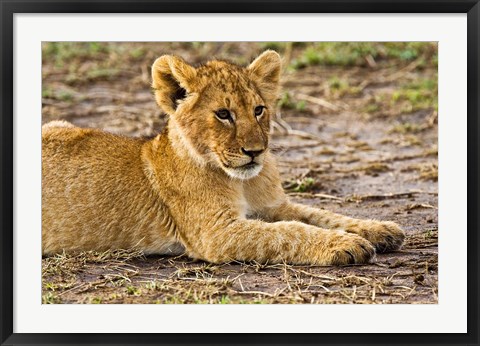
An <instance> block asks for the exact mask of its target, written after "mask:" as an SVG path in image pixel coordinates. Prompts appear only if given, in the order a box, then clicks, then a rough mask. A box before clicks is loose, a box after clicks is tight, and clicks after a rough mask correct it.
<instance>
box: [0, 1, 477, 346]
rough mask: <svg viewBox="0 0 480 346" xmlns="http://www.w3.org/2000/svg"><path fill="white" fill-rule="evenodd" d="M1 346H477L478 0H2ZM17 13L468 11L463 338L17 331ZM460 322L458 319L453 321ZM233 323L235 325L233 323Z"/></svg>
mask: <svg viewBox="0 0 480 346" xmlns="http://www.w3.org/2000/svg"><path fill="white" fill-rule="evenodd" d="M0 12H1V14H0V15H1V23H2V24H1V30H2V31H1V35H0V36H1V54H0V64H1V75H0V76H1V78H0V90H2V92H1V94H0V104H1V105H2V106H1V117H0V129H1V137H0V138H1V139H0V148H1V157H0V167H1V168H0V192H1V196H2V199H1V208H0V222H1V223H0V225H1V231H0V243H1V253H0V270H1V273H0V274H1V284H0V295H1V297H0V304H1V305H0V311H1V312H0V316H1V320H0V342H1V345H26V344H33V345H37V344H44V345H59V344H68V345H75V344H77V345H86V344H92V345H93V344H95V345H107V344H112V345H155V344H158V345H177V344H237V345H240V344H242V345H243V344H245V345H248V344H274V345H275V344H292V345H293V344H324V345H341V344H344V345H345V344H357V345H368V344H380V345H385V344H396V345H400V344H411V345H414V344H418V345H420V344H422V345H423V344H432V345H466V344H469V345H479V337H478V328H479V319H478V317H479V311H480V305H479V300H478V295H479V293H478V292H479V288H480V286H479V275H478V271H479V256H478V252H477V251H478V249H480V242H479V237H478V232H479V227H478V226H479V224H478V208H479V205H478V196H479V194H480V189H479V184H478V182H479V150H478V149H479V146H480V136H479V134H480V127H479V117H480V113H479V105H480V88H479V84H480V69H479V61H480V55H479V51H480V39H479V30H480V28H479V18H480V3H479V0H418V1H416V0H392V1H389V0H298V1H295V0H243V1H242V0H230V1H228V0H206V1H204V0H176V1H175V0H168V1H164V0H139V1H135V0H120V1H114V0H98V1H96V0H83V1H82V0H76V1H67V0H36V1H35V0H30V1H24V0H0ZM15 13H467V41H468V52H467V54H468V58H467V64H468V65H467V68H468V72H467V73H468V77H467V87H468V95H467V102H468V105H467V110H468V120H467V122H468V130H467V136H468V137H467V143H468V152H467V156H468V177H467V180H468V208H467V211H468V246H467V251H468V254H467V259H468V265H467V269H468V281H467V288H468V308H467V318H468V320H467V328H468V332H467V333H465V334H454V333H449V334H427V333H421V334H331V333H330V334H314V333H309V334H265V333H264V334H241V335H240V334H234V335H232V334H181V335H179V334H153V333H152V334H107V333H102V334H93V333H91V334H60V333H58V334H53V333H52V334H26V333H23V334H21V333H13V226H14V225H13V198H14V196H13V179H14V174H13V173H14V172H13V34H14V32H13V16H14V14H15ZM452 318H455V316H452ZM232 323H234V321H232Z"/></svg>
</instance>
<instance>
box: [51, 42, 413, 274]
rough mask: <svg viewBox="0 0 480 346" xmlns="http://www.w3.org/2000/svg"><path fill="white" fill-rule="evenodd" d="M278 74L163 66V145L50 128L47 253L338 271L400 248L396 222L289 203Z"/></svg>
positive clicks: (254, 67)
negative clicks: (282, 172) (277, 130)
mask: <svg viewBox="0 0 480 346" xmlns="http://www.w3.org/2000/svg"><path fill="white" fill-rule="evenodd" d="M280 70H281V63H280V57H279V55H278V54H277V53H275V52H273V51H266V52H264V53H263V54H262V55H260V56H259V57H258V58H257V59H256V60H255V61H254V62H252V64H250V65H249V66H248V67H246V68H244V67H239V66H236V65H233V64H230V63H227V62H223V61H211V62H209V63H207V64H205V65H203V66H200V67H198V68H194V67H192V66H190V65H188V64H187V63H186V62H184V61H183V60H182V59H180V58H178V57H174V56H162V57H160V58H159V59H157V60H156V61H155V63H154V65H153V67H152V79H153V84H152V86H153V88H154V89H155V97H156V100H157V103H158V105H159V106H160V107H161V108H162V109H163V111H165V112H166V113H167V114H169V116H170V119H169V122H168V125H167V127H166V128H165V130H164V131H163V132H162V133H161V134H159V135H158V136H157V137H155V138H154V139H152V140H143V139H132V138H126V137H121V136H116V135H112V134H108V133H105V132H102V131H100V130H95V129H82V128H78V127H74V126H73V125H71V124H69V123H67V122H54V123H49V124H46V125H45V126H44V127H43V129H42V142H43V147H42V243H43V253H44V254H53V253H57V252H60V251H64V250H65V251H79V250H106V249H111V248H132V247H135V248H139V249H142V250H143V251H144V252H145V253H147V254H151V253H155V254H179V253H183V252H186V253H187V254H188V255H189V256H191V257H193V258H198V259H204V260H207V261H211V262H215V263H220V262H227V261H231V260H239V261H250V260H255V261H258V262H268V263H276V262H282V261H286V262H288V263H296V264H320V265H331V264H347V263H366V262H368V261H370V260H371V259H372V258H373V257H374V255H375V249H377V251H388V250H394V249H397V248H399V247H400V246H401V244H402V243H403V240H404V233H403V231H402V230H401V229H400V228H399V227H398V226H397V225H396V224H395V223H393V222H380V221H374V220H357V219H352V218H349V217H347V216H343V215H338V214H334V213H331V212H328V211H324V210H319V209H315V208H312V207H308V206H303V205H299V204H295V203H292V202H290V201H289V200H288V199H287V197H286V195H285V194H284V192H283V190H282V188H281V181H280V177H279V175H278V171H277V168H276V164H275V160H274V158H273V156H272V155H271V153H270V152H269V151H268V141H269V132H270V131H269V129H270V118H271V116H272V112H273V110H274V106H275V101H276V97H277V92H278V86H279V78H280ZM259 106H263V107H264V108H262V107H259ZM220 110H223V111H220ZM225 110H228V112H227V113H225ZM225 114H229V117H227V118H225Z"/></svg>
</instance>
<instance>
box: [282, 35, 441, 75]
mask: <svg viewBox="0 0 480 346" xmlns="http://www.w3.org/2000/svg"><path fill="white" fill-rule="evenodd" d="M367 57H371V58H373V59H374V60H375V61H381V60H384V59H389V58H390V59H398V60H400V61H404V62H408V61H412V60H415V59H417V58H419V57H424V59H425V62H424V63H425V64H427V62H428V63H430V64H431V65H435V66H436V63H437V61H438V58H437V53H436V43H433V42H385V43H383V42H318V43H313V44H309V45H308V46H307V48H306V49H305V50H304V51H303V53H302V54H301V55H300V56H299V57H297V58H296V59H294V60H293V61H292V63H291V67H292V68H293V69H299V68H304V67H306V66H314V65H338V66H365V65H366V64H367V62H366V58H367Z"/></svg>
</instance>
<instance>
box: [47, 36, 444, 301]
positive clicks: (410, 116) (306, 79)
mask: <svg viewBox="0 0 480 346" xmlns="http://www.w3.org/2000/svg"><path fill="white" fill-rule="evenodd" d="M265 48H273V49H276V50H278V51H279V53H281V54H282V55H283V56H284V57H285V61H286V66H287V67H286V69H285V73H284V77H283V79H282V84H283V93H282V97H281V100H280V102H279V109H278V113H277V119H276V121H275V126H274V132H273V140H272V150H273V151H274V152H275V153H276V154H277V156H278V158H279V168H280V171H281V174H282V177H283V185H284V188H285V189H286V190H287V191H288V194H289V196H290V198H291V199H292V200H295V201H296V202H300V203H305V204H309V205H313V206H317V207H319V208H324V209H328V210H332V211H335V212H339V213H343V214H346V215H349V216H353V217H357V218H375V219H380V220H392V221H395V222H397V223H399V224H400V225H401V226H402V227H403V228H404V229H405V231H406V232H407V239H406V243H405V245H404V247H403V248H402V249H401V250H400V251H396V252H393V253H387V254H378V255H377V258H376V261H375V263H373V264H370V265H349V266H343V267H316V266H290V265H286V264H282V265H262V264H258V263H247V264H246V263H230V264H225V265H212V264H208V263H205V262H201V261H193V260H191V259H189V258H187V257H185V256H181V257H176V258H173V257H158V256H148V257H145V256H143V255H142V254H141V253H140V252H137V251H134V250H128V249H127V250H116V251H107V252H105V253H95V252H85V253H81V254H63V255H57V256H53V257H48V258H43V259H42V265H43V268H42V269H43V271H42V273H43V275H42V280H43V292H42V295H43V296H42V302H43V303H46V304H48V303H221V304H226V303H366V304H382V303H401V304H405V303H408V304H436V303H437V301H438V296H437V295H438V276H437V275H438V274H437V273H438V261H437V259H438V241H437V240H438V226H437V225H438V215H437V214H438V210H437V205H438V186H437V177H438V169H437V167H438V165H437V162H438V160H437V63H436V56H437V47H436V45H435V44H433V43H432V44H431V43H411V44H401V43H397V44H390V45H389V44H379V43H364V44H363V45H362V44H343V45H342V44H338V43H337V44H335V43H331V44H323V45H322V44H316V45H315V44H306V43H296V44H285V43H223V44H218V43H216V44H214V43H205V44H202V43H173V44H165V43H164V44H160V43H84V44H81V43H77V44H73V43H45V44H44V45H43V47H42V50H43V85H42V96H43V98H42V99H43V102H42V110H43V114H42V116H43V118H42V122H43V123H45V122H48V121H51V120H56V119H65V120H68V121H71V122H72V123H74V124H76V125H78V126H83V127H98V128H103V129H105V130H107V131H111V132H115V133H121V134H125V135H130V136H143V135H148V136H149V135H153V134H156V133H158V132H159V131H160V130H161V129H162V127H163V126H164V125H165V122H166V118H165V116H164V115H163V114H161V112H160V110H159V109H158V107H157V106H156V105H155V102H154V99H153V96H152V93H151V90H150V87H149V83H150V75H149V73H150V72H149V68H150V66H151V64H152V63H153V61H154V60H155V58H156V57H158V56H160V55H162V54H165V53H175V54H178V55H180V56H182V57H184V58H185V59H186V60H187V61H189V62H191V63H199V62H201V61H205V60H207V59H210V58H212V57H213V56H216V57H222V58H228V59H231V60H233V61H236V62H238V63H246V62H248V61H250V60H251V59H252V58H253V57H254V56H255V55H256V54H258V53H259V52H261V51H262V49H265Z"/></svg>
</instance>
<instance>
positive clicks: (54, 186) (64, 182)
mask: <svg viewBox="0 0 480 346" xmlns="http://www.w3.org/2000/svg"><path fill="white" fill-rule="evenodd" d="M143 143H144V141H142V140H140V139H130V138H125V137H121V136H116V135H112V134H108V133H105V132H102V131H99V130H95V129H82V128H78V127H75V126H73V125H72V124H70V123H67V122H54V123H48V124H46V125H44V126H43V127H42V243H43V252H44V253H45V254H48V253H54V252H57V251H61V249H65V250H77V249H78V250H81V249H92V250H103V249H109V248H129V247H132V246H135V245H136V243H138V241H139V239H144V238H145V236H144V235H143V236H142V234H139V232H140V229H142V230H143V231H144V230H145V228H148V226H150V225H149V223H150V224H152V225H153V224H154V223H155V221H156V220H154V218H155V215H154V212H155V211H158V208H159V207H160V206H159V205H156V204H158V203H159V202H158V200H157V199H156V198H155V196H154V193H153V191H152V189H151V188H150V184H149V183H148V181H147V178H146V177H145V175H144V173H143V164H142V161H141V155H140V152H141V148H142V145H143ZM150 214H151V215H150ZM139 215H141V216H142V219H141V220H140V221H139ZM139 223H141V224H139ZM137 231H138V232H137Z"/></svg>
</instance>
